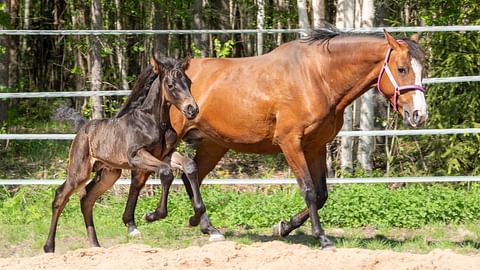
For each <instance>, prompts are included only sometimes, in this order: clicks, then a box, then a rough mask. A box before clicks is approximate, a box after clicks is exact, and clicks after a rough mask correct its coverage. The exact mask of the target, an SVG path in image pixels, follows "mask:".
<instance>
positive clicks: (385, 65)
mask: <svg viewBox="0 0 480 270" xmlns="http://www.w3.org/2000/svg"><path fill="white" fill-rule="evenodd" d="M399 41H401V42H403V40H399ZM392 51H393V49H392V48H388V51H387V55H386V56H385V60H384V61H383V65H382V69H381V70H380V74H379V75H378V80H377V89H378V91H379V92H380V93H381V94H382V95H383V96H384V97H385V98H387V96H386V95H385V94H384V93H383V92H382V90H381V89H380V80H381V79H382V76H383V73H384V72H385V73H387V75H388V78H389V79H390V82H391V83H392V84H393V86H394V87H395V92H394V93H393V104H392V105H393V110H394V112H396V111H398V104H397V99H398V96H400V95H401V92H402V91H406V90H415V91H417V90H418V91H422V92H425V88H423V86H422V85H417V84H409V85H403V86H398V83H397V82H396V81H395V78H394V77H393V74H392V71H391V70H390V68H389V67H388V60H390V55H391V54H392ZM387 99H388V98H387Z"/></svg>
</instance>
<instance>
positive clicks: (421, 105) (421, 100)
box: [411, 58, 427, 116]
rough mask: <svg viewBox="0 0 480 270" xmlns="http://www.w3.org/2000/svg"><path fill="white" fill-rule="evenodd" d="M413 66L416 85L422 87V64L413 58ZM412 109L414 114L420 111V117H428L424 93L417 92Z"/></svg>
mask: <svg viewBox="0 0 480 270" xmlns="http://www.w3.org/2000/svg"><path fill="white" fill-rule="evenodd" d="M411 65H412V69H413V73H414V74H415V84H416V85H422V65H420V62H418V60H417V59H415V58H412V60H411ZM412 109H413V110H412V112H414V111H418V114H419V116H426V115H427V102H426V101H425V95H424V94H423V92H422V91H415V93H414V95H413V108H412Z"/></svg>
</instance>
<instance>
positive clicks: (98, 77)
mask: <svg viewBox="0 0 480 270" xmlns="http://www.w3.org/2000/svg"><path fill="white" fill-rule="evenodd" d="M101 8H102V3H101V1H100V0H92V5H91V12H92V30H102V28H103V27H102V13H101ZM90 46H91V61H92V64H91V66H92V68H91V80H92V91H101V90H102V56H101V54H100V50H101V44H100V38H99V37H98V36H96V35H93V36H91V39H90ZM92 117H93V118H94V119H99V118H102V117H103V110H102V98H101V97H97V96H95V97H92Z"/></svg>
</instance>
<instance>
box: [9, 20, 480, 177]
mask: <svg viewBox="0 0 480 270" xmlns="http://www.w3.org/2000/svg"><path fill="white" fill-rule="evenodd" d="M344 30H347V31H352V32H382V31H384V30H387V31H389V32H457V31H463V32H466V31H480V25H469V26H426V27H374V28H354V29H344ZM302 32H307V30H306V29H246V30H0V35H17V36H19V35H31V36H32V35H33V36H38V35H158V34H175V35H184V34H233V33H243V34H256V33H265V34H275V33H302ZM479 81H480V76H461V77H447V78H427V79H424V81H423V83H425V84H435V83H458V82H479ZM129 93H130V90H116V91H80V92H78V91H77V92H35V93H31V92H27V93H0V98H41V97H45V98H53V97H85V96H115V95H122V96H123V95H128V94H129ZM479 133H480V128H465V129H417V130H368V131H341V132H340V133H339V134H338V136H339V137H342V136H420V135H452V134H479ZM74 136H75V134H0V140H72V139H73V138H74ZM63 181H64V180H59V179H50V180H48V179H0V185H58V184H61V183H62V182H63ZM478 181H480V176H430V177H370V178H329V179H327V183H329V184H349V183H364V184H367V183H398V182H402V183H426V182H478ZM129 183H130V182H129V180H128V179H120V180H119V181H117V183H116V184H120V185H124V184H129ZM203 183H204V184H222V185H230V184H231V185H245V184H268V185H272V184H295V183H296V180H295V179H292V178H282V179H274V178H273V179H206V180H205V181H204V182H203ZM148 184H160V180H159V179H150V180H149V181H148ZM174 184H181V181H180V180H178V179H177V180H175V181H174Z"/></svg>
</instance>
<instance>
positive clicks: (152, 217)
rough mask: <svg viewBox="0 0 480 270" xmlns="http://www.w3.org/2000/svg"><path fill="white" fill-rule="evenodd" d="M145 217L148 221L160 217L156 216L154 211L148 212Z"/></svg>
mask: <svg viewBox="0 0 480 270" xmlns="http://www.w3.org/2000/svg"><path fill="white" fill-rule="evenodd" d="M143 219H144V220H145V221H146V222H152V221H155V220H157V219H158V218H157V217H156V215H155V212H153V213H147V214H145V215H143Z"/></svg>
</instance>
